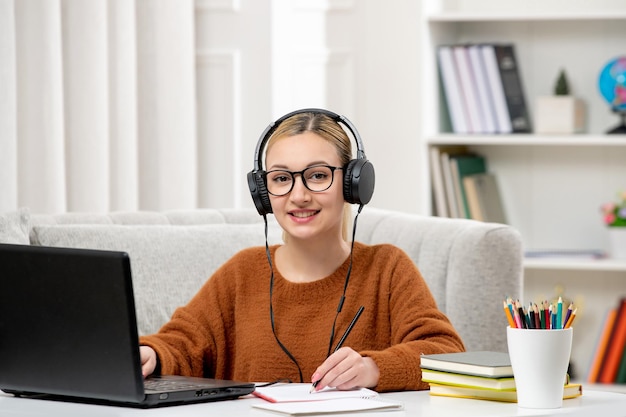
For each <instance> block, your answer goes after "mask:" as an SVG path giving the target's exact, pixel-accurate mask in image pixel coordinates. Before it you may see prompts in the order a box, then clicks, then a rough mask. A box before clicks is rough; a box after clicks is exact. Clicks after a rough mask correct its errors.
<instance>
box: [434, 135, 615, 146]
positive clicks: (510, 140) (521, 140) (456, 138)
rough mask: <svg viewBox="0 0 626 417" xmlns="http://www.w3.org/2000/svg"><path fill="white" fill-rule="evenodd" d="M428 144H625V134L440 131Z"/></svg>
mask: <svg viewBox="0 0 626 417" xmlns="http://www.w3.org/2000/svg"><path fill="white" fill-rule="evenodd" d="M426 142H427V143H428V144H429V145H508V146H510V145H520V146H626V135H606V134H574V135H535V134H512V135H459V134H454V133H442V134H438V135H434V136H430V137H428V138H426Z"/></svg>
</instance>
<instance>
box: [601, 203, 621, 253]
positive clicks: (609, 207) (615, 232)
mask: <svg viewBox="0 0 626 417" xmlns="http://www.w3.org/2000/svg"><path fill="white" fill-rule="evenodd" d="M617 197H618V198H617V202H613V201H611V202H608V203H605V204H603V205H602V206H601V207H600V210H601V212H602V220H603V221H604V224H605V225H606V226H608V232H609V244H610V253H611V256H612V257H613V258H618V259H626V191H622V192H620V193H618V195H617Z"/></svg>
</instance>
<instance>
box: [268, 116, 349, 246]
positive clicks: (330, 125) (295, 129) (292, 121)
mask: <svg viewBox="0 0 626 417" xmlns="http://www.w3.org/2000/svg"><path fill="white" fill-rule="evenodd" d="M304 132H313V133H315V134H316V135H318V136H320V137H321V138H322V139H324V140H326V141H327V142H328V143H330V144H331V145H333V146H334V147H335V150H336V151H337V155H338V156H339V160H340V161H341V166H342V167H343V168H345V167H346V166H347V165H348V163H349V162H350V161H351V160H352V142H350V138H349V137H348V134H347V133H346V131H345V130H344V129H343V128H342V127H341V125H340V124H339V123H337V122H336V121H335V120H334V119H333V118H332V117H330V116H328V115H326V114H324V113H318V112H304V113H296V114H294V115H293V116H291V117H289V118H288V119H285V120H283V121H282V122H281V123H280V125H278V127H277V128H276V130H275V131H274V133H272V136H270V138H269V140H268V143H267V149H266V154H267V152H268V151H269V150H270V149H271V148H272V145H273V144H274V143H275V142H276V141H277V140H278V139H281V138H286V137H291V136H296V135H300V134H302V133H304ZM344 171H345V170H344ZM335 180H337V179H335ZM339 180H340V181H341V187H342V193H343V174H342V175H341V177H339ZM351 223H352V206H351V205H350V204H348V203H345V204H344V207H343V219H342V224H341V236H342V237H343V239H344V240H345V241H348V239H349V237H350V236H348V230H349V229H350V226H351ZM283 240H284V241H286V235H285V233H283Z"/></svg>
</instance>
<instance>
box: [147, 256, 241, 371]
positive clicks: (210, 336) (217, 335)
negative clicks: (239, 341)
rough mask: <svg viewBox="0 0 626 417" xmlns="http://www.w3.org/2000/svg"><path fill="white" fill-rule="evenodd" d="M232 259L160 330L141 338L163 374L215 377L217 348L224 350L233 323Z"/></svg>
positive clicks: (219, 350)
mask: <svg viewBox="0 0 626 417" xmlns="http://www.w3.org/2000/svg"><path fill="white" fill-rule="evenodd" d="M232 264H233V260H232V259H231V260H230V261H228V262H227V263H226V264H224V265H223V266H222V267H221V268H219V269H218V270H217V271H216V272H215V273H214V274H213V275H212V276H211V278H210V279H208V280H207V282H206V283H205V284H204V285H203V286H202V287H201V289H200V290H199V291H198V292H197V293H196V295H195V296H194V297H193V298H192V299H191V300H190V301H189V303H188V304H187V305H185V306H182V307H179V308H177V309H176V311H175V312H174V314H173V315H172V318H171V319H170V321H168V322H167V323H166V324H165V325H163V327H162V328H161V329H160V330H159V332H158V333H156V334H153V335H148V336H143V337H141V338H140V344H142V345H147V346H150V347H152V348H153V349H154V350H155V351H156V353H157V356H158V359H159V364H160V367H161V373H162V374H164V375H187V376H196V377H207V376H208V377H212V376H213V375H215V372H216V369H215V368H216V360H217V358H216V357H217V355H218V352H224V351H225V350H226V345H227V343H228V342H227V337H226V334H227V333H228V329H229V327H230V326H232V325H233V320H234V319H233V313H232V303H230V300H231V299H232V298H231V297H230V296H229V295H228V294H229V293H232V292H233V291H234V290H233V289H232V288H229V284H230V283H232V282H233V280H229V279H223V277H224V276H228V275H229V274H230V272H229V271H231V269H232V267H231V265H232Z"/></svg>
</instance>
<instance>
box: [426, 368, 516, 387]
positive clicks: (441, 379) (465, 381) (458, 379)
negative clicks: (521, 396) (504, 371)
mask: <svg viewBox="0 0 626 417" xmlns="http://www.w3.org/2000/svg"><path fill="white" fill-rule="evenodd" d="M422 381H424V382H428V383H429V384H441V385H457V386H463V387H470V388H483V389H495V390H512V389H515V379H514V378H513V377H500V378H494V377H486V376H476V375H466V374H459V373H456V372H444V371H435V370H432V369H427V368H422Z"/></svg>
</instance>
